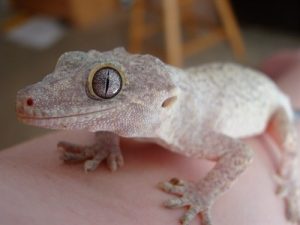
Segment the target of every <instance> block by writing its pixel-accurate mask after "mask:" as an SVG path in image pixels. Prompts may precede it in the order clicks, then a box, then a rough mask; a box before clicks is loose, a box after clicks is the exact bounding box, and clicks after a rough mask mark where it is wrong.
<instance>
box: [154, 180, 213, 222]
mask: <svg viewBox="0 0 300 225" xmlns="http://www.w3.org/2000/svg"><path fill="white" fill-rule="evenodd" d="M159 187H160V188H161V189H162V190H163V191H165V192H168V193H171V194H175V195H179V196H180V197H175V198H172V199H169V200H167V201H165V202H164V205H165V206H166V207H168V208H179V207H185V206H188V207H189V209H188V211H187V212H186V213H185V214H184V215H183V216H182V217H181V219H180V222H181V224H183V225H188V224H190V222H191V221H192V220H193V219H194V218H195V216H197V215H198V214H201V216H202V223H201V224H202V225H211V224H212V223H211V218H210V207H211V205H212V199H209V197H208V195H207V193H205V192H204V191H202V190H201V188H199V185H197V184H196V183H192V182H188V181H183V180H179V179H177V178H173V179H171V180H170V181H168V182H161V183H160V184H159Z"/></svg>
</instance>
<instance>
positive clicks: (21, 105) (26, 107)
mask: <svg viewBox="0 0 300 225" xmlns="http://www.w3.org/2000/svg"><path fill="white" fill-rule="evenodd" d="M33 106H34V99H33V98H32V97H31V96H28V95H27V96H26V95H25V96H24V95H23V94H19V93H18V95H17V99H16V112H17V115H18V116H33V114H34V111H35V110H33V108H34V107H33Z"/></svg>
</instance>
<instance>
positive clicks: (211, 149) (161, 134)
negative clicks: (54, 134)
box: [16, 48, 300, 225]
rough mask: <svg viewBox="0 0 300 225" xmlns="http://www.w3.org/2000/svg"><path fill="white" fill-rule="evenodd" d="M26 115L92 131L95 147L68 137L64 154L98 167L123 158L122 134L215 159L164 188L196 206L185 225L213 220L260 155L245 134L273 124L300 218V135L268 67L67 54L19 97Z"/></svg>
mask: <svg viewBox="0 0 300 225" xmlns="http://www.w3.org/2000/svg"><path fill="white" fill-rule="evenodd" d="M16 111H17V116H18V118H19V119H20V120H21V121H22V122H25V123H27V124H31V125H35V126H40V127H46V128H52V129H85V130H89V131H92V132H95V134H96V140H97V141H96V143H95V144H94V145H92V146H77V145H74V144H71V143H66V142H60V143H58V147H59V148H61V149H63V150H64V151H63V153H62V154H63V155H62V157H63V159H64V160H65V161H78V160H85V163H84V169H85V170H86V171H92V170H95V169H96V168H97V166H98V165H99V164H100V163H101V161H103V160H104V159H106V160H107V162H108V166H109V167H110V169H111V170H116V169H117V168H119V167H120V166H122V165H123V157H122V154H121V151H120V148H119V137H120V136H121V137H129V138H142V139H145V140H147V141H150V142H155V143H158V144H159V145H162V146H163V147H165V148H167V149H170V150H171V151H174V152H177V153H180V154H182V155H185V156H191V157H200V158H205V159H208V160H213V161H216V165H215V167H214V168H213V169H212V170H211V171H210V172H208V174H207V175H206V176H205V177H204V178H203V179H201V180H199V181H197V182H192V181H184V180H180V179H171V180H170V181H168V182H162V183H160V187H161V188H162V189H163V190H164V191H166V192H169V193H171V194H175V195H177V196H178V197H176V198H172V199H170V200H168V201H166V202H165V206H166V207H170V208H175V207H184V206H188V210H187V212H186V213H185V214H184V215H183V216H182V218H181V223H182V224H184V225H187V224H189V223H190V222H191V221H192V220H193V218H194V217H195V216H196V215H198V214H201V216H202V217H201V218H202V224H203V225H211V224H212V219H211V213H210V209H211V207H212V205H213V203H214V202H215V201H216V200H217V198H218V197H219V196H220V195H221V194H222V193H224V192H225V191H226V190H227V189H229V188H230V186H231V184H232V183H233V181H235V180H236V179H237V178H238V177H239V175H240V174H241V173H242V172H243V171H244V170H245V169H246V168H247V167H248V166H249V164H250V163H251V161H252V158H253V152H252V150H251V148H250V147H249V146H247V145H246V144H244V143H243V142H242V141H240V138H244V137H248V136H254V135H258V134H261V133H263V132H264V131H265V130H267V131H268V132H269V134H270V135H271V136H272V137H273V138H274V141H275V142H276V143H277V144H278V146H279V147H280V148H281V149H282V154H281V155H282V156H281V164H280V170H279V171H278V174H277V178H278V179H276V180H277V182H278V187H279V189H278V192H279V194H280V195H281V196H283V198H284V200H285V202H286V215H287V219H288V220H290V221H292V222H293V223H295V224H298V225H300V193H299V190H300V189H299V187H300V184H299V183H300V182H299V178H300V174H299V169H300V166H299V139H298V135H297V132H296V129H295V127H294V125H293V112H292V108H291V105H290V103H289V100H288V98H287V97H286V96H285V95H284V94H283V93H282V92H281V91H280V90H279V89H278V88H277V86H276V85H275V84H274V83H273V82H272V81H271V80H270V79H268V78H267V77H265V76H264V75H263V74H261V73H259V72H257V71H254V70H251V69H248V68H245V67H242V66H239V65H235V64H232V63H223V64H222V63H212V64H207V65H203V66H199V67H194V68H189V69H186V70H182V69H179V68H175V67H172V66H170V65H166V64H164V63H163V62H162V61H160V60H159V59H158V58H155V57H153V56H151V55H138V54H129V53H127V52H126V51H125V50H124V48H116V49H114V50H112V51H107V52H98V51H95V50H91V51H88V52H87V53H86V52H80V51H74V52H67V53H65V54H63V55H62V56H61V57H60V59H59V60H58V63H57V65H56V67H55V70H54V72H52V73H50V74H49V75H47V76H46V77H45V78H44V79H43V80H42V81H40V82H38V83H36V84H33V85H30V86H28V87H25V88H24V89H22V90H20V91H19V92H18V94H17V106H16Z"/></svg>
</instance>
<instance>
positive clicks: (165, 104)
mask: <svg viewBox="0 0 300 225" xmlns="http://www.w3.org/2000/svg"><path fill="white" fill-rule="evenodd" d="M176 100H177V96H176V95H175V96H172V97H169V98H167V99H165V100H164V101H163V103H162V104H161V107H163V108H170V107H171V106H172V105H173V104H174V103H175V102H176Z"/></svg>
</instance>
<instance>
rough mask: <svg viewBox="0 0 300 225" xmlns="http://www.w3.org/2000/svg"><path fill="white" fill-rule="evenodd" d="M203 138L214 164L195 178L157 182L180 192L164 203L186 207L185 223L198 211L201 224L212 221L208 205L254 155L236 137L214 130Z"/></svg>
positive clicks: (204, 147) (168, 188) (244, 167)
mask: <svg viewBox="0 0 300 225" xmlns="http://www.w3.org/2000/svg"><path fill="white" fill-rule="evenodd" d="M203 140H204V143H203V146H201V148H202V149H203V150H205V157H206V158H208V159H213V160H216V161H217V163H216V165H215V167H214V168H213V169H212V170H211V171H210V172H209V173H208V174H207V175H206V176H205V177H204V178H203V179H202V180H200V181H198V182H190V181H183V180H179V179H176V178H173V179H171V180H170V181H168V182H163V183H161V184H160V187H161V188H162V189H163V190H164V191H166V192H168V193H171V194H175V195H179V197H176V198H172V199H170V200H167V201H166V202H165V206H166V207H169V208H177V207H183V206H188V207H189V209H188V211H187V212H186V213H185V214H184V215H183V217H182V218H181V223H182V224H184V225H188V224H189V223H190V222H191V221H192V220H193V218H194V217H195V216H196V215H197V214H199V213H200V214H201V216H202V224H203V225H211V224H212V222H211V215H210V209H211V206H212V205H213V203H214V202H215V201H216V200H217V198H218V197H219V196H220V195H221V194H222V193H224V191H226V190H227V189H228V188H229V187H230V185H231V184H232V182H233V181H234V180H235V179H236V178H237V177H238V176H239V175H240V174H241V173H242V172H243V171H244V170H245V169H246V168H247V166H248V164H249V163H250V162H251V160H252V158H253V152H252V150H251V149H250V148H249V147H248V146H246V145H245V144H244V143H242V142H241V141H239V140H235V139H232V138H229V137H227V136H224V135H221V134H216V133H213V134H212V133H210V134H208V135H206V137H203Z"/></svg>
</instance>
